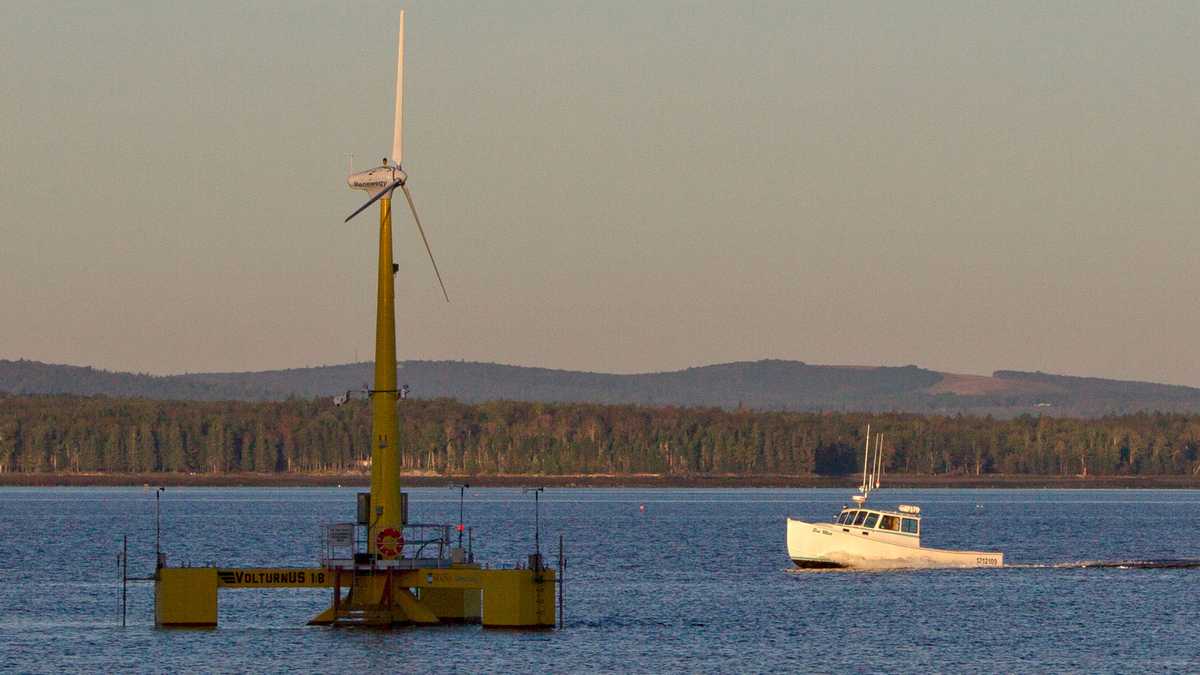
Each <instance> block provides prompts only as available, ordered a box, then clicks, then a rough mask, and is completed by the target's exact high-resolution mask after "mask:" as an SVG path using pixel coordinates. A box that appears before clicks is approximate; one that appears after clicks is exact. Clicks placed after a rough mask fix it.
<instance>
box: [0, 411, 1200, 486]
mask: <svg viewBox="0 0 1200 675" xmlns="http://www.w3.org/2000/svg"><path fill="white" fill-rule="evenodd" d="M397 405H398V411H399V416H400V436H401V438H400V447H401V457H400V464H401V467H402V469H403V470H405V471H427V472H434V473H442V474H456V475H464V474H465V475H496V474H533V475H537V474H541V475H562V474H635V473H654V474H667V475H679V476H686V475H701V474H744V475H771V474H776V475H810V474H823V475H837V474H846V473H854V472H856V471H859V470H861V461H862V457H861V455H862V447H863V442H864V440H865V437H864V434H865V431H866V426H867V424H868V423H869V424H870V425H871V431H872V433H873V434H874V433H876V432H882V433H883V435H884V437H883V447H884V466H885V470H886V471H887V472H890V473H908V474H958V475H963V474H966V475H984V474H996V473H1003V474H1028V475H1075V474H1087V475H1188V474H1192V475H1195V474H1200V415H1189V414H1177V413H1137V414H1131V415H1122V416H1110V417H1103V418H1096V419H1075V418H1057V417H1034V416H1028V415H1027V416H1022V417H1018V418H1015V419H1004V420H999V419H992V418H990V417H974V416H961V415H958V416H936V415H915V414H907V413H840V412H839V413H798V412H756V411H752V410H745V409H739V410H723V409H719V408H699V407H670V406H667V407H654V406H637V405H599V404H583V403H563V404H550V403H527V402H517V401H493V402H488V403H479V404H466V403H461V402H459V401H456V400H452V399H434V400H416V399H408V400H404V401H399V402H398V404H397ZM370 436H371V411H370V406H369V404H368V403H367V402H365V401H351V402H350V403H348V404H346V405H343V406H340V407H334V406H333V405H332V404H331V403H330V402H329V401H328V400H327V399H292V400H287V401H273V402H209V401H162V400H150V399H128V398H109V397H105V396H94V397H89V396H9V395H0V471H5V472H112V473H148V472H184V473H228V472H261V473H280V472H301V473H327V472H354V471H365V470H366V469H367V468H368V466H369V464H368V462H369V457H370Z"/></svg>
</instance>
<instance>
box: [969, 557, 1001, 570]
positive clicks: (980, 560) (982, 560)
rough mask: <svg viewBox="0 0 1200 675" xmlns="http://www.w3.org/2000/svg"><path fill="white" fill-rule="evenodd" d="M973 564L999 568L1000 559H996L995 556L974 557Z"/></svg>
mask: <svg viewBox="0 0 1200 675" xmlns="http://www.w3.org/2000/svg"><path fill="white" fill-rule="evenodd" d="M975 564H976V565H992V566H993V567H999V566H1000V559H999V558H997V557H996V556H991V555H981V556H976V557H975Z"/></svg>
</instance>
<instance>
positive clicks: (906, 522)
mask: <svg viewBox="0 0 1200 675" xmlns="http://www.w3.org/2000/svg"><path fill="white" fill-rule="evenodd" d="M900 530H901V531H902V532H906V533H908V534H917V533H918V532H920V529H919V528H918V527H917V519H916V518H902V519H901V520H900Z"/></svg>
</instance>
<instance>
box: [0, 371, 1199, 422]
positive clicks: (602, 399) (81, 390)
mask: <svg viewBox="0 0 1200 675" xmlns="http://www.w3.org/2000/svg"><path fill="white" fill-rule="evenodd" d="M371 379H372V364H371V363H352V364H345V365H337V366H321V367H314V368H293V369H288V370H270V371H261V372H247V373H194V374H186V375H170V376H155V375H146V374H133V373H115V372H109V371H105V370H97V369H95V368H87V367H80V366H65V365H55V364H46V363H39V362H37V361H25V360H20V361H5V360H0V391H3V392H9V393H15V394H61V393H66V394H81V395H98V394H102V395H108V396H122V397H144V398H155V399H182V400H279V399H285V398H288V397H300V398H313V397H319V396H332V395H334V394H337V393H340V392H344V391H347V390H356V389H361V388H362V387H363V386H364V385H365V384H366V383H369V382H370V381H371ZM400 381H401V382H402V383H406V384H408V385H409V386H410V387H411V388H412V395H413V396H414V397H417V398H438V397H449V398H456V399H459V400H461V401H466V402H479V401H486V400H498V399H507V400H523V401H547V402H572V401H575V402H581V401H583V402H595V403H638V404H652V405H653V404H657V405H681V406H719V407H723V408H736V407H738V406H744V407H747V408H753V409H759V410H803V411H818V410H854V411H904V412H915V413H939V414H955V413H965V414H977V415H994V416H997V417H1012V416H1016V415H1020V414H1025V413H1032V414H1043V415H1055V416H1081V417H1091V416H1100V415H1106V414H1123V413H1130V412H1136V411H1140V410H1161V411H1172V412H1200V389H1196V388H1192V387H1182V386H1173V385H1162V384H1153V383H1146V382H1125V381H1120V380H1105V379H1098V378H1085V377H1069V376H1064V375H1050V374H1046V373H1027V372H1019V371H1010V370H1003V371H997V372H996V373H995V374H993V375H992V376H991V377H988V376H982V375H962V374H957V373H940V372H936V371H932V370H927V369H924V368H919V367H917V366H903V367H864V366H819V365H809V364H806V363H803V362H800V361H781V360H764V361H747V362H737V363H724V364H718V365H711V366H702V367H697V368H688V369H686V370H679V371H672V372H664V373H645V374H635V375H612V374H605V373H589V372H580V371H569V370H550V369H546V368H527V367H522V366H506V365H500V364H494V363H475V362H464V361H404V362H401V363H400Z"/></svg>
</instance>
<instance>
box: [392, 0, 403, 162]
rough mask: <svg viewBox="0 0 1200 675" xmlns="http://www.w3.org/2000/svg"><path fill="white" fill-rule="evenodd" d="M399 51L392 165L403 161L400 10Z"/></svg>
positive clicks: (401, 32) (401, 29)
mask: <svg viewBox="0 0 1200 675" xmlns="http://www.w3.org/2000/svg"><path fill="white" fill-rule="evenodd" d="M398 42H399V45H400V46H399V49H398V51H397V53H396V123H395V126H394V127H392V164H395V165H396V166H400V161H401V160H402V159H404V10H400V37H399V39H398Z"/></svg>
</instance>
